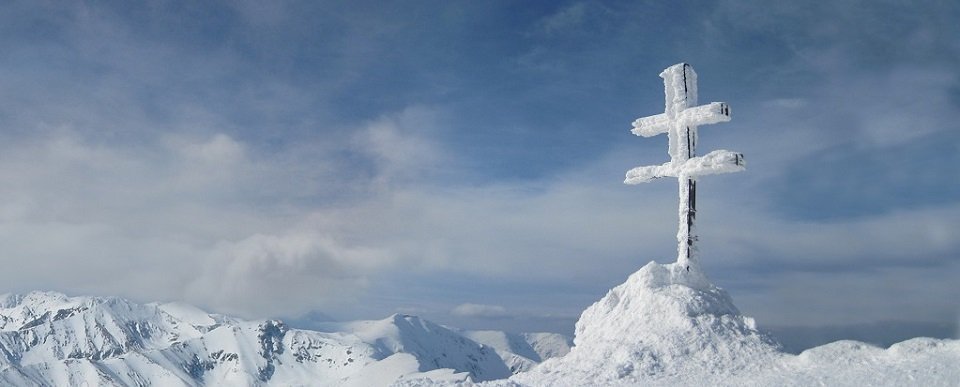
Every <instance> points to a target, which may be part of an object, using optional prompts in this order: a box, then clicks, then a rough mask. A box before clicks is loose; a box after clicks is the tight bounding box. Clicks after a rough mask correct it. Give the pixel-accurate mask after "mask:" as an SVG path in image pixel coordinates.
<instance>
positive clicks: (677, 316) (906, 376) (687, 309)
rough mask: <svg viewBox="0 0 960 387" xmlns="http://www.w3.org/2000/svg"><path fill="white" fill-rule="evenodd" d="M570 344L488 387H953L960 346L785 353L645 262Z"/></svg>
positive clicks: (595, 309) (695, 277) (700, 279)
mask: <svg viewBox="0 0 960 387" xmlns="http://www.w3.org/2000/svg"><path fill="white" fill-rule="evenodd" d="M574 343H575V345H576V346H575V347H574V348H573V349H572V350H571V351H570V353H569V354H568V355H567V356H564V357H560V358H554V359H550V360H547V361H545V362H543V363H542V364H540V365H539V366H538V367H535V368H533V369H532V370H531V371H530V372H526V373H522V374H518V375H515V376H514V377H512V378H511V379H510V381H498V382H495V383H492V385H499V386H505V385H510V386H516V385H531V386H589V385H624V386H632V385H729V386H741V385H764V386H784V385H795V386H808V385H851V386H861V385H890V386H897V385H923V386H958V385H960V366H958V364H960V341H957V340H936V339H929V338H919V339H913V340H908V341H905V342H902V343H899V344H895V345H893V346H891V347H890V348H889V349H881V348H878V347H874V346H871V345H868V344H864V343H859V342H854V341H840V342H836V343H832V344H828V345H824V346H821V347H817V348H813V349H810V350H807V351H805V352H803V353H801V354H800V355H791V354H787V353H784V352H782V351H780V350H779V346H778V345H777V344H776V343H775V342H774V341H773V340H771V339H770V338H769V337H767V336H766V335H764V334H763V333H762V332H759V331H757V329H756V328H755V325H754V323H753V320H752V319H750V318H748V317H744V316H742V315H740V313H739V311H738V310H737V309H736V307H735V306H734V305H733V302H732V300H731V299H730V297H729V295H727V293H726V292H724V291H723V290H722V289H719V288H717V287H715V286H713V285H712V284H711V283H710V282H709V281H708V280H707V279H706V277H704V276H703V275H702V274H700V273H698V272H697V271H696V270H694V271H690V272H688V271H686V270H685V269H684V268H682V267H680V266H677V265H674V264H670V265H661V264H657V263H653V262H651V263H650V264H648V265H646V266H644V267H643V268H642V269H640V270H639V271H638V272H636V273H634V274H633V275H631V276H630V278H629V279H628V280H627V281H626V283H624V284H622V285H620V286H617V287H616V288H614V289H612V290H610V292H609V293H607V295H606V296H605V297H603V298H602V299H601V300H600V301H598V302H597V303H595V304H594V305H592V306H591V307H589V308H588V309H587V310H586V311H584V312H583V315H582V316H581V318H580V320H579V321H578V322H577V327H576V338H575V340H574ZM417 384H421V385H429V384H433V383H432V382H429V381H425V380H421V381H419V382H418V383H417Z"/></svg>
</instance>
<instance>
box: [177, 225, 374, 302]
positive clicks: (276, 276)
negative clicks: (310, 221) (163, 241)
mask: <svg viewBox="0 0 960 387" xmlns="http://www.w3.org/2000/svg"><path fill="white" fill-rule="evenodd" d="M390 261H391V257H390V255H389V254H387V253H386V252H384V251H378V250H375V249H371V248H366V247H362V246H360V247H356V246H354V247H350V246H344V245H342V244H341V243H338V242H336V241H334V240H332V239H331V238H330V237H328V236H325V235H310V234H287V235H282V236H275V235H253V236H250V237H248V238H245V239H243V240H240V241H237V242H231V243H221V244H220V245H219V246H218V247H217V248H216V249H215V250H214V251H213V252H212V253H211V256H210V257H208V258H207V259H206V260H205V262H204V264H203V266H204V268H203V270H202V272H201V273H199V275H197V276H195V278H194V279H193V280H192V281H191V283H190V284H189V285H188V287H187V290H186V298H187V300H189V301H193V302H198V303H202V304H204V305H215V306H216V308H217V309H218V310H223V311H227V312H231V313H238V314H241V315H247V316H250V315H257V316H260V317H270V316H278V315H281V314H283V315H296V314H301V313H304V312H307V311H310V310H312V309H315V308H321V307H325V306H329V305H336V304H342V303H349V302H353V301H355V300H356V299H357V296H358V295H359V294H360V292H362V291H363V290H364V288H365V287H366V285H367V283H368V281H369V279H368V277H367V276H368V273H369V272H370V271H371V270H383V269H385V268H386V267H389V264H390V263H391V262H390Z"/></svg>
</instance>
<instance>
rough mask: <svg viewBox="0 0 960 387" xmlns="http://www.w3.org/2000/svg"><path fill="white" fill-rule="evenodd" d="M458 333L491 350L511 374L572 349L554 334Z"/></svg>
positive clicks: (567, 339)
mask: <svg viewBox="0 0 960 387" xmlns="http://www.w3.org/2000/svg"><path fill="white" fill-rule="evenodd" d="M461 334H462V335H464V336H466V337H467V338H469V339H471V340H473V341H476V342H477V343H480V344H483V345H486V346H489V347H492V348H494V349H495V350H496V351H497V354H498V355H500V358H501V359H503V362H504V363H506V365H507V367H509V368H510V372H511V373H514V374H517V373H520V372H526V371H529V370H530V369H531V368H533V366H535V365H537V364H539V363H540V362H542V361H544V360H546V359H550V358H553V357H559V356H564V355H566V354H567V353H568V352H570V347H572V346H573V342H572V341H571V340H570V339H569V338H567V337H566V336H563V335H560V334H557V333H508V332H503V331H461Z"/></svg>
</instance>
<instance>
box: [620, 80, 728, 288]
mask: <svg viewBox="0 0 960 387" xmlns="http://www.w3.org/2000/svg"><path fill="white" fill-rule="evenodd" d="M660 78H663V89H664V94H665V95H666V109H665V111H664V112H663V114H657V115H655V116H649V117H643V118H639V119H637V120H636V121H634V122H633V130H632V132H633V134H636V135H638V136H643V137H651V136H655V135H658V134H660V133H667V136H669V138H670V150H669V152H670V161H669V162H667V163H665V164H663V165H653V166H646V167H636V168H634V169H631V170H629V171H627V178H626V180H624V181H623V182H624V183H626V184H639V183H646V182H648V181H651V180H653V179H656V178H659V177H665V176H670V177H676V178H677V179H679V183H680V209H679V215H680V229H679V231H678V232H677V242H678V248H677V263H679V264H680V265H683V266H686V268H687V270H690V269H691V267H693V268H695V269H696V270H699V266H700V265H699V261H698V259H697V255H696V253H697V248H696V245H695V242H696V241H697V235H696V233H695V229H694V220H695V219H696V217H697V207H696V203H697V201H696V190H697V176H703V175H712V174H717V173H730V172H739V171H742V170H744V162H743V155H742V154H740V153H736V152H731V151H728V150H716V151H713V152H710V153H708V154H706V155H705V156H701V157H696V147H697V125H706V124H715V123H718V122H726V121H730V107H729V106H727V104H726V103H723V102H711V103H710V104H707V105H701V106H697V73H695V72H694V71H693V68H692V67H690V65H688V64H686V63H678V64H675V65H673V66H670V67H668V68H667V69H666V70H663V72H662V73H660Z"/></svg>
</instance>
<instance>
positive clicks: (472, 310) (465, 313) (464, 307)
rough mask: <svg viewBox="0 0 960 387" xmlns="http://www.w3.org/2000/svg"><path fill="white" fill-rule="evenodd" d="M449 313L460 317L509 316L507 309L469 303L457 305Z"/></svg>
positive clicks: (498, 306)
mask: <svg viewBox="0 0 960 387" xmlns="http://www.w3.org/2000/svg"><path fill="white" fill-rule="evenodd" d="M450 313H451V314H453V315H455V316H460V317H480V318H503V317H509V316H510V314H509V313H507V308H504V307H502V306H500V305H484V304H470V303H466V304H460V305H457V306H456V307H455V308H453V310H451V311H450Z"/></svg>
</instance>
